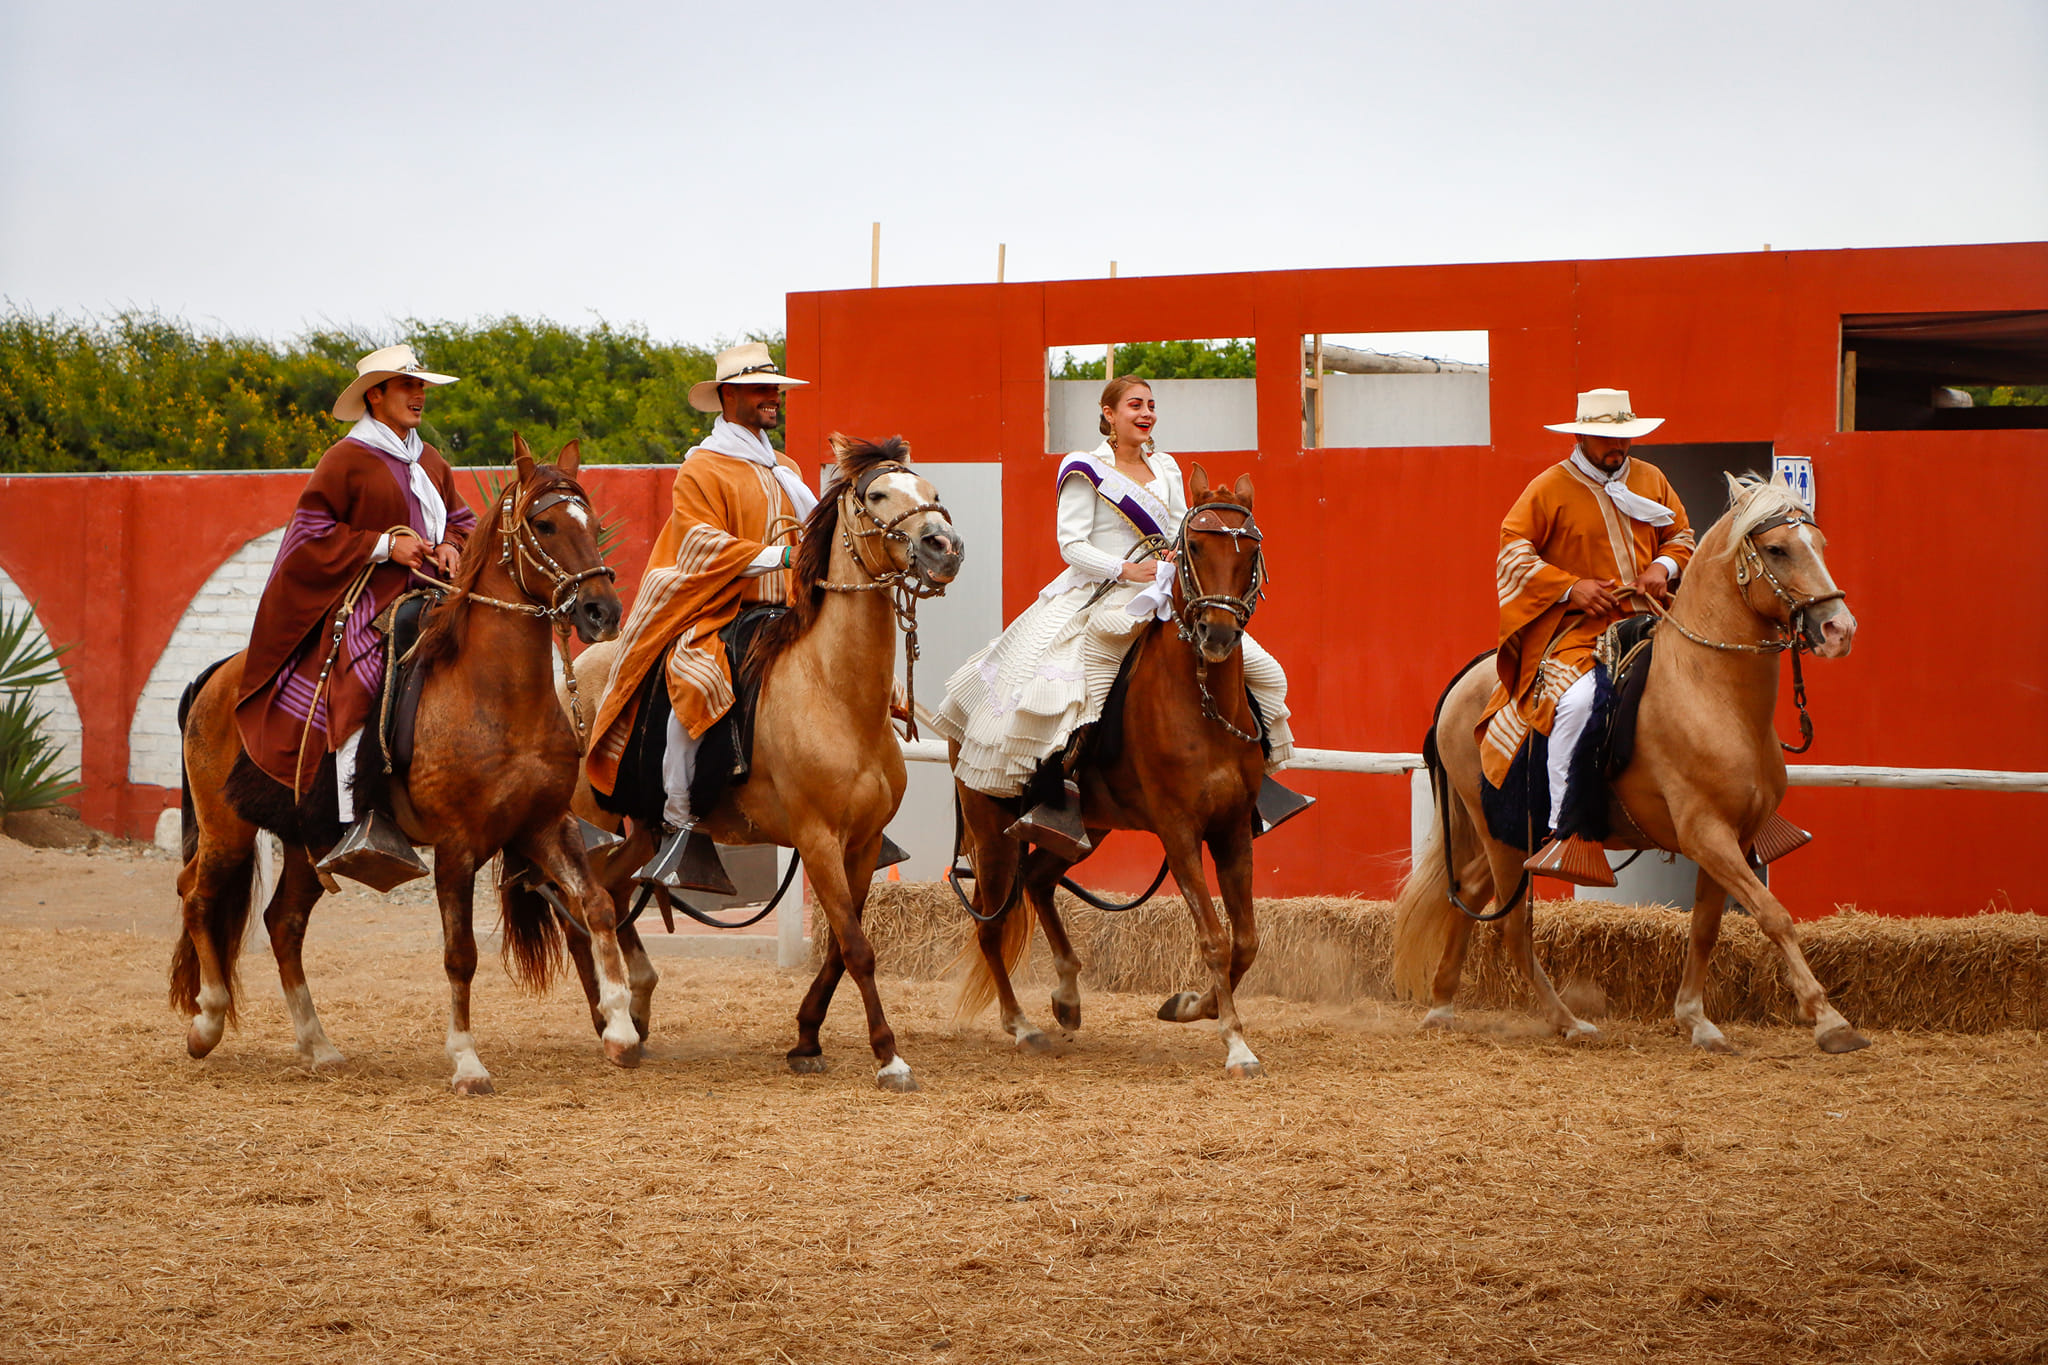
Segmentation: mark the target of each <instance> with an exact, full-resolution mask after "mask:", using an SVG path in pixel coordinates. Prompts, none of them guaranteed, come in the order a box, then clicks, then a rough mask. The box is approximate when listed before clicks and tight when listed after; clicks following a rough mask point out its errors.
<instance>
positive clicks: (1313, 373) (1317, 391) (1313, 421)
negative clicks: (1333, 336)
mask: <svg viewBox="0 0 2048 1365" xmlns="http://www.w3.org/2000/svg"><path fill="white" fill-rule="evenodd" d="M1311 353H1312V355H1313V357H1314V359H1313V363H1312V364H1311V365H1310V367H1309V372H1308V373H1307V374H1305V375H1303V376H1302V380H1301V391H1302V399H1303V401H1304V403H1305V404H1306V405H1307V407H1308V414H1309V433H1308V434H1309V444H1310V446H1312V447H1313V448H1314V449H1317V450H1321V449H1322V447H1323V334H1322V333H1321V332H1317V333H1315V336H1314V340H1313V342H1312V352H1311Z"/></svg>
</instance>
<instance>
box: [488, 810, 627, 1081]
mask: <svg viewBox="0 0 2048 1365" xmlns="http://www.w3.org/2000/svg"><path fill="white" fill-rule="evenodd" d="M519 851H520V852H521V853H523V854H525V855H526V856H527V857H528V858H530V859H532V860H533V862H534V863H535V864H536V865H537V866H538V867H539V868H540V870H541V872H542V874H543V875H544V876H546V877H547V879H548V880H549V881H550V882H552V883H554V885H555V887H556V888H557V890H559V891H560V893H561V896H562V899H563V903H564V904H565V905H566V906H567V907H568V910H569V914H570V915H572V916H574V917H575V919H576V922H577V925H580V926H581V929H582V932H581V934H580V935H579V934H578V933H577V925H572V926H570V932H569V938H570V939H571V940H572V941H576V940H579V939H580V940H583V942H582V943H581V947H582V948H583V951H584V952H586V953H588V955H589V956H590V958H591V962H592V968H593V974H594V981H593V982H592V983H591V984H592V985H593V986H594V987H595V989H596V995H597V999H596V1004H595V1007H594V1010H593V1013H594V1016H595V1019H596V1021H597V1022H598V1024H599V1028H598V1033H599V1035H600V1036H601V1037H602V1038H603V1039H604V1055H605V1057H606V1059H607V1060H609V1061H610V1062H611V1063H612V1064H613V1065H614V1066H624V1067H634V1066H638V1065H640V1029H639V1026H638V1025H637V1024H635V1022H634V1020H633V1010H632V1004H633V995H632V990H631V988H630V986H629V985H628V984H627V973H626V959H625V956H624V954H622V953H621V952H620V951H619V940H618V935H617V934H616V932H615V931H614V929H613V927H612V900H611V897H610V896H608V895H607V894H605V892H604V891H603V889H602V888H600V887H599V886H598V884H597V882H596V881H595V880H594V879H593V878H592V877H591V875H590V869H589V865H588V864H587V863H586V862H585V861H584V859H583V857H582V856H581V854H582V835H581V834H579V833H578V832H577V828H576V819H575V817H574V816H569V815H565V816H563V817H562V818H561V819H560V820H559V821H557V822H556V823H555V824H553V825H552V826H550V827H548V828H547V829H546V830H544V831H542V832H541V833H540V834H537V835H534V836H532V837H531V838H529V839H527V840H526V841H525V842H524V843H523V844H522V845H521V846H520V849H519ZM578 966H579V970H580V968H581V963H580V960H579V963H578ZM650 989H651V987H650Z"/></svg>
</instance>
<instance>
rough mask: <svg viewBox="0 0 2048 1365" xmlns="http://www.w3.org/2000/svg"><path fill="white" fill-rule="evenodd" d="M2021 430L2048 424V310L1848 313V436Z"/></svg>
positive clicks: (1844, 416) (1844, 385)
mask: <svg viewBox="0 0 2048 1365" xmlns="http://www.w3.org/2000/svg"><path fill="white" fill-rule="evenodd" d="M2020 427H2025V428H2044V427H2048V310H2043V309H2032V310H2021V311H2012V312H1997V313H1990V312H1986V313H1849V314H1845V315H1844V316H1843V318H1842V367H1841V429H1842V430H1843V431H1985V430H2001V429H2011V428H2020Z"/></svg>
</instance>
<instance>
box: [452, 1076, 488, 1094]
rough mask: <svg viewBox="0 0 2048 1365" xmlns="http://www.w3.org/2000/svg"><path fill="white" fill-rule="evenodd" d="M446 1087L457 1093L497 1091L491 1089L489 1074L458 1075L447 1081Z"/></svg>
mask: <svg viewBox="0 0 2048 1365" xmlns="http://www.w3.org/2000/svg"><path fill="white" fill-rule="evenodd" d="M448 1088H449V1089H450V1090H453V1091H454V1092H455V1093H456V1094H458V1095H491V1094H495V1093H497V1092H496V1091H494V1090H492V1089H491V1078H490V1077H489V1076H458V1077H456V1078H455V1079H454V1080H452V1081H450V1082H448Z"/></svg>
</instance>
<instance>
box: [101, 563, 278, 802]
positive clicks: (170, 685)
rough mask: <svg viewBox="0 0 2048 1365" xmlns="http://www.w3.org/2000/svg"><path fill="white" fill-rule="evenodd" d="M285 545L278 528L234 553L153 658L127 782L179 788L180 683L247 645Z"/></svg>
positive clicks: (131, 734) (138, 709)
mask: <svg viewBox="0 0 2048 1365" xmlns="http://www.w3.org/2000/svg"><path fill="white" fill-rule="evenodd" d="M283 543H284V528H283V527H282V526H280V527H279V528H278V529H276V530H275V531H272V532H270V533H268V534H267V535H260V536H258V537H256V539H254V540H252V541H250V542H249V543H248V544H247V545H244V546H243V547H242V548H241V549H239V550H237V551H235V553H234V554H233V555H231V556H230V557H229V558H228V560H227V562H226V563H224V564H222V565H221V566H220V567H219V568H218V569H215V570H214V571H213V576H212V577H210V578H208V579H207V580H206V582H205V584H204V585H203V586H202V587H201V588H200V589H199V591H198V592H196V593H194V594H193V595H192V601H191V602H190V603H189V604H188V605H187V606H186V608H185V614H184V615H183V616H181V617H179V618H178V628H177V629H176V630H174V631H172V632H171V642H170V643H169V644H167V645H165V646H164V652H163V653H162V654H160V655H158V656H157V661H156V666H155V667H154V668H152V669H150V671H149V681H148V682H147V683H145V684H144V685H143V688H142V700H141V701H139V702H137V703H136V706H135V719H134V720H133V721H132V722H131V723H130V724H129V726H128V780H129V781H130V782H148V783H151V784H153V785H155V786H159V787H175V786H177V785H178V758H179V748H178V698H179V697H180V696H181V695H182V694H183V693H184V691H185V685H186V684H187V683H189V682H191V681H192V680H193V679H194V678H196V677H198V676H199V673H200V670H201V669H203V668H205V667H206V666H207V665H208V664H210V663H212V662H213V661H214V660H215V659H225V658H226V657H227V656H228V655H230V654H234V653H236V652H238V651H239V650H241V649H243V648H244V647H245V646H247V645H248V643H249V628H250V627H251V626H253V625H254V624H255V623H256V603H257V602H258V600H260V599H261V598H262V596H263V585H264V583H266V582H267V581H269V578H270V566H271V563H272V561H274V560H275V559H276V558H277V547H278V546H279V545H281V544H283Z"/></svg>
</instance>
